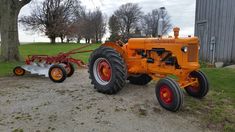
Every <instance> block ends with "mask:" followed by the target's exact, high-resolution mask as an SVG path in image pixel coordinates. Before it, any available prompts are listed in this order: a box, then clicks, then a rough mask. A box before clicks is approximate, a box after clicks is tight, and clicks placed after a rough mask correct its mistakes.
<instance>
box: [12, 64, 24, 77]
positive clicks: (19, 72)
mask: <svg viewBox="0 0 235 132" xmlns="http://www.w3.org/2000/svg"><path fill="white" fill-rule="evenodd" d="M13 73H14V74H15V75H16V76H23V75H24V74H25V70H24V69H23V68H22V67H20V66H17V67H15V68H14V69H13Z"/></svg>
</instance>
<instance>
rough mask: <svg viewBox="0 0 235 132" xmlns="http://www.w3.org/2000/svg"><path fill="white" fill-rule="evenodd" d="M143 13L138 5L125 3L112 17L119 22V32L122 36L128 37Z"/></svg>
mask: <svg viewBox="0 0 235 132" xmlns="http://www.w3.org/2000/svg"><path fill="white" fill-rule="evenodd" d="M142 14H143V12H142V11H141V7H139V5H138V4H134V3H127V4H124V5H121V6H120V7H119V9H118V10H116V11H115V12H114V15H115V16H116V17H117V19H118V20H119V22H120V31H121V32H122V35H125V36H129V35H130V31H131V30H135V28H136V26H137V23H138V22H139V21H140V19H141V16H142Z"/></svg>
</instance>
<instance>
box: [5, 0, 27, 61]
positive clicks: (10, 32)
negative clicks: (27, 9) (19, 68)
mask: <svg viewBox="0 0 235 132" xmlns="http://www.w3.org/2000/svg"><path fill="white" fill-rule="evenodd" d="M30 1H31V0H21V1H19V0H1V1H0V30H1V59H2V60H3V61H19V60H20V55H19V49H18V47H19V45H20V43H19V36H18V15H19V12H20V9H21V8H22V7H23V6H24V5H26V4H28V3H29V2H30Z"/></svg>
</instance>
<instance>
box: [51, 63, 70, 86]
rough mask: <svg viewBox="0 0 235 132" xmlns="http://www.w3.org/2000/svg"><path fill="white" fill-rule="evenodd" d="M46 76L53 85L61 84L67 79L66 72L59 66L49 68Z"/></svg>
mask: <svg viewBox="0 0 235 132" xmlns="http://www.w3.org/2000/svg"><path fill="white" fill-rule="evenodd" d="M48 74H49V78H50V79H51V81H53V82H55V83H62V82H63V81H64V80H65V79H66V77H67V74H66V70H65V68H64V67H63V66H61V65H53V66H51V68H50V69H49V73H48Z"/></svg>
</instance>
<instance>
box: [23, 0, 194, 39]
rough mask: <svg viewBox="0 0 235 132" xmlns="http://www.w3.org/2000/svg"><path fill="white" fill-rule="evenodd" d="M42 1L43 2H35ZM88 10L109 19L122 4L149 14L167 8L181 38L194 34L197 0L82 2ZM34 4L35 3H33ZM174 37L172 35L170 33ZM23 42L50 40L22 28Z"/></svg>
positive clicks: (26, 7)
mask: <svg viewBox="0 0 235 132" xmlns="http://www.w3.org/2000/svg"><path fill="white" fill-rule="evenodd" d="M34 1H42V0H34ZM80 1H81V2H82V5H84V6H86V9H88V10H94V9H96V8H100V9H101V10H102V11H103V13H105V14H106V15H107V16H108V17H109V16H110V15H112V14H113V12H114V11H115V10H116V9H118V7H119V6H120V5H122V4H125V3H128V2H132V3H139V5H140V6H141V7H142V11H143V12H145V13H147V12H150V11H151V10H153V9H156V8H160V7H163V6H164V7H165V8H166V9H167V11H168V13H169V15H170V16H171V21H172V24H173V26H178V27H180V28H181V31H180V34H181V36H187V35H193V34H194V23H195V7H196V6H195V4H196V0H80ZM31 3H32V4H33V2H31ZM30 8H32V5H31V4H29V5H26V6H25V7H24V8H23V9H22V10H21V12H20V16H22V15H27V14H29V13H30V11H31V9H30ZM170 34H171V35H172V33H170ZM19 36H20V41H21V42H42V41H43V42H49V39H48V38H47V37H46V36H44V34H42V33H34V32H32V31H24V30H23V28H22V26H20V31H19ZM106 36H107V35H106Z"/></svg>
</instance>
